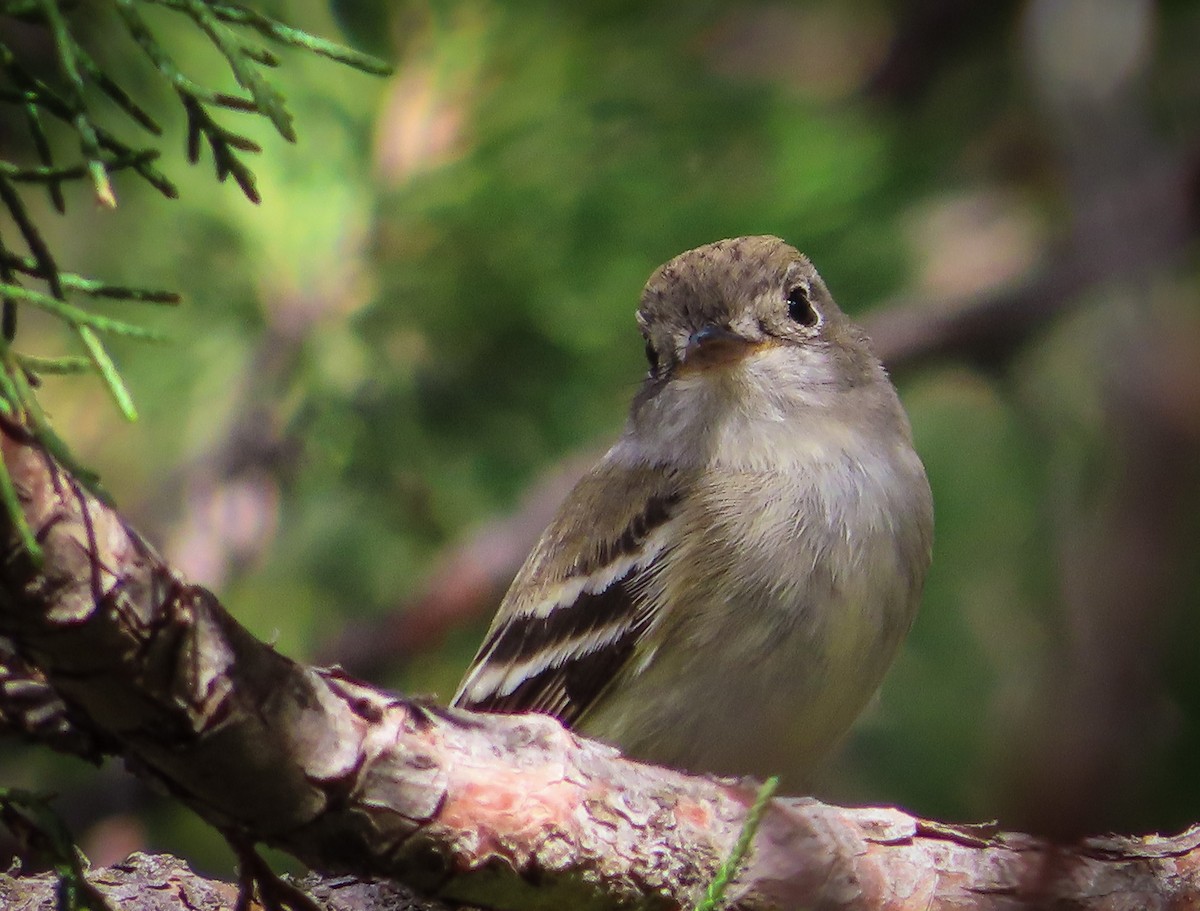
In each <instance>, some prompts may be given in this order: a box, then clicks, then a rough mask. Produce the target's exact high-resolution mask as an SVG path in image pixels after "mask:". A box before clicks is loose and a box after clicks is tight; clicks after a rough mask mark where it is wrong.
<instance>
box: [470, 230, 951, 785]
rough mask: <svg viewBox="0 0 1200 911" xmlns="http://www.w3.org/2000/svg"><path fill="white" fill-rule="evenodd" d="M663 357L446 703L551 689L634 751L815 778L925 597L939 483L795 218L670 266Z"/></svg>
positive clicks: (657, 320)
mask: <svg viewBox="0 0 1200 911" xmlns="http://www.w3.org/2000/svg"><path fill="white" fill-rule="evenodd" d="M636 318H637V324H638V327H639V329H640V331H641V334H642V337H643V339H644V341H645V347H646V358H647V372H646V374H645V376H644V378H643V379H642V382H641V385H640V388H639V389H638V391H637V393H636V394H635V395H634V398H633V402H632V406H631V408H630V414H629V418H628V421H627V422H626V424H625V427H624V429H623V431H622V433H621V435H620V438H619V439H618V440H617V441H616V443H615V444H614V445H613V446H612V447H611V448H610V449H609V450H608V452H607V453H606V454H605V455H604V456H603V457H602V458H601V459H600V461H599V462H598V464H596V465H595V466H594V467H593V468H592V469H591V470H590V471H588V472H587V473H586V474H585V475H584V476H583V477H582V479H581V480H580V481H579V482H578V484H577V485H576V486H575V487H574V489H573V490H572V491H571V493H570V494H569V495H568V496H567V497H566V499H565V501H564V502H563V503H562V505H561V507H560V508H559V509H558V512H557V514H556V515H555V517H554V519H553V520H552V521H551V523H550V525H549V526H548V527H547V528H546V530H545V532H544V533H543V534H542V536H541V538H540V540H539V541H538V543H537V544H536V546H535V547H534V548H533V551H532V552H531V553H530V555H529V557H528V559H527V560H526V562H525V564H524V565H523V567H522V568H521V569H520V571H519V572H518V573H517V575H516V577H515V579H514V581H513V583H512V585H511V587H510V588H509V590H508V592H507V594H506V595H505V597H504V598H503V600H502V602H501V604H500V606H499V609H498V611H497V613H496V616H495V619H494V620H493V622H492V624H491V626H490V628H489V630H488V632H487V634H486V635H485V637H484V640H483V643H482V645H481V646H480V648H479V650H478V653H477V654H476V655H475V658H474V660H473V661H472V662H471V664H470V666H469V668H468V670H467V671H466V674H465V675H464V677H463V679H462V682H461V684H460V686H459V688H458V691H457V693H456V694H455V696H454V700H453V704H454V705H455V706H458V707H460V708H465V709H471V710H476V711H490V712H505V713H523V712H540V713H545V714H549V715H552V716H554V717H555V718H557V719H559V720H560V721H561V722H562V723H563V724H564V725H566V726H567V727H568V728H570V729H572V730H575V731H577V732H579V733H581V734H583V735H585V736H588V737H594V738H597V739H600V740H602V741H606V742H608V743H611V744H613V745H615V746H616V747H617V748H618V749H620V750H621V751H622V752H623V753H624V754H625V755H626V756H628V757H630V758H634V759H638V760H642V761H645V762H650V763H654V764H657V765H665V766H670V767H673V768H677V769H681V770H684V771H688V772H693V773H707V774H711V775H717V776H734V777H742V776H751V777H755V778H759V779H763V778H766V777H768V776H773V775H777V776H779V777H780V778H781V780H782V781H783V783H784V784H785V785H792V786H806V785H807V784H808V783H809V782H810V781H811V778H812V775H813V774H814V772H815V770H816V769H817V768H818V767H819V765H820V763H821V761H822V760H823V759H824V758H825V757H826V756H827V755H828V754H829V753H830V752H831V751H832V750H833V749H834V748H835V747H836V746H837V744H838V743H839V742H840V740H841V739H842V738H843V736H844V735H845V733H846V732H847V730H848V729H849V728H850V726H851V724H852V723H853V721H854V719H855V718H856V717H857V716H858V714H859V713H860V712H861V710H862V709H863V708H864V706H865V705H866V704H867V703H868V702H869V701H870V699H871V698H872V697H873V695H874V694H875V693H876V691H877V689H878V687H879V685H880V683H881V680H882V678H883V676H884V673H885V671H886V670H887V668H888V667H889V665H890V664H891V662H892V660H893V658H894V656H895V655H896V653H897V651H898V649H899V647H900V645H901V643H902V641H903V640H904V638H905V636H906V634H907V633H908V630H909V628H910V627H911V625H912V623H913V620H914V617H915V615H916V612H917V607H918V604H919V602H920V599H921V593H922V588H923V585H924V580H925V575H926V572H927V570H928V568H929V565H930V561H931V555H932V542H933V502H932V495H931V492H930V488H929V483H928V480H927V478H926V473H925V469H924V467H923V465H922V463H921V460H920V458H919V457H918V455H917V453H916V450H915V448H914V445H913V438H912V432H911V429H910V425H909V421H908V418H907V416H906V414H905V411H904V409H903V407H902V406H901V403H900V400H899V397H898V395H897V393H896V390H895V388H894V386H893V385H892V383H891V381H890V380H889V378H888V376H887V374H886V372H885V370H884V368H883V366H882V365H881V364H880V362H879V361H878V360H877V359H876V357H875V356H874V355H873V354H872V352H871V346H870V342H869V340H868V338H867V336H866V335H865V333H864V332H863V330H862V329H861V328H859V327H858V326H857V325H856V324H854V323H853V322H852V321H851V320H850V319H849V318H848V317H847V316H846V315H845V314H843V313H842V311H841V310H840V309H839V308H838V306H837V304H836V303H835V302H834V299H833V297H832V296H831V294H830V292H829V290H828V289H827V287H826V285H825V283H824V281H823V280H822V279H821V277H820V276H819V275H818V273H817V271H816V269H815V268H814V267H813V265H812V263H811V262H810V261H809V260H808V258H807V257H805V256H804V255H803V254H801V253H800V252H799V251H798V250H797V249H796V248H795V247H793V246H791V245H789V244H788V243H786V242H785V241H783V240H781V239H780V238H778V237H773V236H750V237H738V238H731V239H726V240H721V241H717V242H715V243H710V244H706V245H704V246H701V247H697V248H696V249H693V250H689V251H687V252H685V253H682V254H680V255H679V256H676V257H675V258H674V259H671V260H670V261H669V262H667V263H665V264H664V265H662V266H660V267H659V268H658V269H657V270H656V271H655V272H654V273H653V274H652V275H651V277H650V279H649V281H648V282H647V283H646V286H645V289H644V291H643V292H642V296H641V303H640V306H639V308H638V311H637V315H636Z"/></svg>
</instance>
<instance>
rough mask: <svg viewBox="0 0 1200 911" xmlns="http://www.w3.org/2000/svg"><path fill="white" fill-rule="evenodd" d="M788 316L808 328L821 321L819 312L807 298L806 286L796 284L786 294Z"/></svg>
mask: <svg viewBox="0 0 1200 911" xmlns="http://www.w3.org/2000/svg"><path fill="white" fill-rule="evenodd" d="M787 304H788V316H790V317H791V318H792V319H793V320H794V321H796V322H797V323H799V324H800V325H801V326H807V327H809V328H810V329H811V328H812V327H813V326H815V325H816V324H817V323H818V322H820V321H821V316H820V314H818V313H817V311H816V308H815V307H813V305H812V301H811V300H809V299H808V286H807V285H797V286H796V287H795V288H793V289H792V290H791V291H789V292H788V296H787Z"/></svg>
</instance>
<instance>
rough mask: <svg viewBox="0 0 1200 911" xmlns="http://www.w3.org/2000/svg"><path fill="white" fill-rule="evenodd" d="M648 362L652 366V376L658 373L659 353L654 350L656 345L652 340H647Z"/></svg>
mask: <svg viewBox="0 0 1200 911" xmlns="http://www.w3.org/2000/svg"><path fill="white" fill-rule="evenodd" d="M646 362H647V363H648V364H649V365H650V372H651V373H652V374H654V373H658V352H657V351H655V350H654V344H653V343H652V342H651V341H650V339H646Z"/></svg>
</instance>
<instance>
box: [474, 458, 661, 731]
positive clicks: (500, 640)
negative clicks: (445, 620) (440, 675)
mask: <svg viewBox="0 0 1200 911" xmlns="http://www.w3.org/2000/svg"><path fill="white" fill-rule="evenodd" d="M622 474H623V477H622V480H623V481H624V483H613V480H614V479H613V477H612V469H611V468H609V469H607V470H606V468H605V466H603V465H601V466H600V467H599V468H598V469H596V470H594V471H593V472H592V473H591V474H589V475H588V476H586V477H585V478H584V479H583V480H582V481H581V482H580V484H579V485H578V486H577V487H576V488H575V490H574V491H572V493H571V495H570V496H569V497H568V498H567V500H566V502H565V503H564V504H563V507H562V508H561V509H560V510H559V513H558V515H557V517H556V518H555V520H554V522H552V523H551V525H550V527H549V528H548V529H547V530H546V532H545V534H544V535H543V536H542V539H541V541H540V542H539V543H538V546H537V547H536V548H535V549H534V551H533V553H532V554H531V555H530V557H529V560H528V561H527V562H526V564H525V566H524V568H523V569H522V570H521V572H520V573H519V574H518V575H517V578H516V580H515V581H514V582H513V585H512V588H511V589H510V590H509V592H508V594H507V595H506V596H505V598H504V602H503V603H502V604H501V606H500V610H499V612H498V613H497V617H496V621H495V622H494V623H493V626H492V629H491V630H490V631H489V634H488V636H487V638H486V639H485V640H484V643H483V645H482V647H480V649H479V653H478V654H477V655H476V656H475V660H474V662H472V665H471V668H470V669H469V670H468V671H467V674H466V676H465V677H464V679H463V683H462V685H461V687H460V689H459V692H458V694H457V696H455V699H454V704H455V705H457V706H459V707H461V708H468V709H477V710H480V711H496V712H514V713H515V712H543V713H546V714H550V715H554V716H555V717H557V718H558V719H559V720H561V721H562V722H563V723H564V724H567V725H572V724H575V723H576V722H577V721H578V720H579V719H580V718H581V717H582V716H583V715H584V714H585V713H586V712H587V710H588V709H589V708H590V707H591V706H592V705H594V704H595V702H596V700H597V699H598V698H599V696H600V694H601V693H602V692H603V690H604V689H605V688H606V687H607V686H608V685H609V684H610V683H611V682H612V681H613V680H614V679H615V678H616V677H618V676H619V675H620V673H621V671H622V669H623V668H624V667H625V666H626V665H627V663H628V662H629V661H630V659H631V658H632V657H633V655H634V654H635V653H636V651H637V647H638V644H639V643H640V642H641V641H642V639H643V638H644V637H645V635H646V632H647V631H648V630H649V629H650V627H651V626H652V624H653V621H654V619H655V618H654V614H653V610H652V607H651V605H650V604H649V603H648V601H647V599H645V598H644V597H642V593H643V592H644V590H645V588H646V585H647V583H648V581H649V580H650V578H651V575H652V574H653V573H654V571H655V570H654V568H653V566H651V565H648V564H650V563H652V562H653V561H651V560H649V559H648V560H645V561H643V560H642V559H641V554H642V553H643V550H644V546H645V545H646V544H647V542H648V539H650V538H651V536H652V535H654V534H655V533H656V532H657V531H658V530H659V529H660V528H661V527H662V526H663V525H665V524H666V523H667V522H668V521H669V520H670V519H671V517H672V515H673V514H674V512H675V507H676V506H677V504H678V503H679V500H680V495H679V485H678V483H677V482H678V479H677V478H675V477H674V476H672V475H670V474H668V473H666V472H664V471H662V470H661V469H660V470H657V471H656V470H653V469H639V470H637V471H636V472H630V471H629V470H627V469H623V470H622ZM664 476H666V477H667V480H668V484H667V485H666V489H665V490H664V485H663V478H664ZM614 489H615V490H624V491H626V492H627V493H628V498H627V501H626V502H623V503H615V504H614V503H612V502H611V493H612V491H613V490H614ZM656 547H659V548H660V547H661V542H658V544H657V545H656ZM659 557H661V551H660V552H659ZM619 565H624V566H625V571H624V572H623V574H619V575H616V573H615V572H614V570H617V569H618V566H619ZM606 570H607V572H606ZM608 574H613V575H615V578H613V579H612V581H611V582H609V584H607V585H606V586H604V587H603V588H602V589H600V590H599V591H595V590H593V589H595V588H597V587H598V585H597V583H595V582H589V583H586V584H584V580H588V579H593V580H598V579H601V578H603V577H604V576H605V575H608ZM581 585H582V587H583V589H584V590H582V591H577V590H578V589H579V588H580V587H581ZM568 591H577V593H576V594H574V595H573V596H568V595H567V592H568ZM568 597H569V598H570V600H567V599H568ZM526 662H530V664H529V666H528V667H527V668H525V669H524V671H522V673H524V674H525V676H524V678H523V679H520V680H519V681H513V680H511V679H509V680H506V679H505V678H504V675H505V674H506V673H507V672H508V671H509V670H510V669H514V668H519V667H520V666H521V665H522V664H524V663H526ZM485 681H487V682H486V683H485ZM514 682H515V683H516V685H515V686H513V685H512V684H513V683H514Z"/></svg>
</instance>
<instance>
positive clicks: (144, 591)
mask: <svg viewBox="0 0 1200 911" xmlns="http://www.w3.org/2000/svg"><path fill="white" fill-rule="evenodd" d="M4 430H5V433H4V434H3V435H2V436H0V446H2V450H3V457H4V459H5V463H6V465H7V467H8V470H9V472H10V474H11V476H12V478H13V480H14V483H15V485H16V488H17V490H18V493H19V495H20V498H21V501H22V503H23V505H24V508H25V510H26V514H27V516H28V519H29V522H30V524H31V526H32V527H33V528H34V530H35V531H36V533H37V536H38V538H39V540H40V541H41V542H42V546H43V548H44V562H43V563H42V565H40V566H38V565H35V563H34V562H33V560H32V559H31V558H30V557H29V555H28V554H27V553H26V552H25V551H24V550H23V549H22V548H21V547H20V545H19V544H18V543H17V540H16V536H15V534H13V533H12V530H11V529H6V534H7V541H6V543H7V547H6V549H5V554H6V557H5V559H4V561H3V565H2V566H0V626H2V628H3V631H4V633H5V634H6V635H8V636H9V637H10V639H11V640H12V642H13V643H15V650H16V654H17V655H19V656H20V657H21V658H22V659H23V660H24V661H26V662H28V663H27V664H26V665H25V666H26V668H27V669H30V670H31V671H32V669H36V675H35V676H40V677H41V678H42V679H43V680H44V683H45V684H46V685H48V686H49V687H51V688H52V689H53V691H54V693H56V694H57V695H58V697H60V699H61V706H62V711H61V713H60V714H59V715H58V716H57V717H58V718H59V719H60V720H61V722H62V725H65V726H66V727H68V728H70V727H71V726H72V725H73V723H74V722H73V719H79V724H80V731H81V734H80V736H81V737H82V738H83V739H82V740H81V741H80V742H81V743H84V744H90V745H92V746H95V745H97V744H99V745H100V746H101V748H102V749H105V750H114V751H118V752H119V753H120V754H121V755H122V756H124V757H125V758H126V760H127V761H128V762H129V763H130V764H131V765H132V766H133V767H134V768H135V769H136V770H138V771H139V772H140V774H142V775H144V776H147V777H149V778H152V779H154V780H155V781H157V782H158V783H160V784H161V785H163V786H165V787H166V788H168V789H169V790H170V791H171V793H172V794H174V795H175V796H176V797H177V798H178V799H180V800H182V801H183V802H185V803H186V804H188V805H189V806H190V807H192V808H193V809H194V810H196V812H198V813H200V814H201V815H202V816H203V817H204V818H206V819H208V820H209V821H211V822H212V823H213V824H215V825H217V826H220V827H221V828H222V829H223V830H224V831H226V832H227V833H229V834H230V835H231V836H233V837H235V838H236V839H237V840H241V841H260V842H264V843H268V844H271V845H273V846H275V847H278V848H281V849H283V850H285V851H288V852H290V853H292V854H293V855H295V856H296V857H298V858H300V859H301V860H302V861H304V862H305V863H307V864H309V865H310V866H312V867H313V868H314V869H316V870H319V871H322V872H323V873H325V874H335V873H349V874H353V875H355V876H359V877H386V878H390V879H395V880H398V881H401V882H404V883H407V884H408V885H410V886H412V887H414V888H416V889H418V890H420V891H421V892H423V893H424V894H427V895H431V896H438V897H441V898H443V899H447V900H452V901H466V902H475V903H478V904H483V905H486V906H488V907H495V908H573V909H576V908H579V909H586V908H602V907H616V906H621V907H636V908H680V907H689V906H691V905H692V904H693V903H694V902H695V901H696V900H697V899H698V898H699V897H700V895H702V894H703V890H704V888H705V886H706V884H707V883H708V882H709V881H710V880H711V878H712V876H713V874H714V872H715V871H716V869H717V867H718V866H719V865H720V863H721V862H722V861H723V860H724V859H725V858H726V857H727V856H728V855H729V853H730V850H731V847H732V845H733V844H734V842H735V841H736V839H737V837H738V834H739V832H740V830H741V827H742V823H743V820H744V817H745V814H746V811H747V809H748V807H749V806H750V805H751V803H752V802H753V800H754V795H755V791H756V788H755V786H754V783H752V782H736V781H718V780H713V779H709V778H704V777H692V776H687V775H683V774H680V773H678V772H674V771H670V770H666V769H658V768H654V767H650V766H645V765H641V764H637V763H633V762H630V761H627V760H624V759H622V758H621V757H620V756H619V755H618V754H617V753H616V752H615V751H614V750H612V749H611V748H609V747H606V746H603V745H601V744H598V743H594V742H590V741H586V740H582V739H579V738H577V737H575V736H574V735H572V734H570V733H569V732H567V731H566V730H564V729H563V728H562V727H561V726H560V725H559V724H558V723H557V722H556V721H554V720H552V719H550V718H547V717H542V716H486V715H473V714H470V713H466V712H458V711H451V710H447V709H442V708H438V707H435V706H432V705H428V704H423V703H420V702H417V701H413V700H408V699H403V698H400V697H397V696H394V695H391V694H388V693H384V692H380V691H378V690H376V689H373V688H372V687H369V686H367V685H366V684H364V683H361V682H359V681H356V680H353V679H351V678H349V677H347V676H346V675H345V674H344V673H342V672H340V671H338V670H336V669H329V668H324V669H323V668H313V667H305V666H302V665H300V664H297V663H295V662H293V661H290V660H289V659H287V658H286V657H284V656H282V655H280V654H278V653H277V652H275V651H274V650H273V649H271V648H270V647H269V646H267V645H264V644H263V643H261V642H258V641H257V640H255V639H254V638H253V637H252V636H251V635H250V634H249V633H247V632H246V631H245V630H244V629H243V628H242V627H240V626H239V625H238V624H237V623H236V622H235V621H234V620H233V619H232V618H231V617H230V616H229V614H228V613H227V612H226V611H225V610H224V609H223V608H222V607H221V605H220V604H219V603H218V602H217V600H216V598H215V597H214V596H213V595H212V594H211V593H210V592H208V591H206V590H204V589H202V588H199V587H197V586H193V585H189V584H188V583H187V582H186V581H185V580H183V579H182V578H180V576H179V575H178V574H177V573H175V572H174V571H173V570H172V569H171V567H169V566H167V565H166V564H165V563H164V562H163V561H162V560H161V559H160V558H159V557H158V556H157V555H156V554H155V553H154V551H153V549H152V548H150V547H149V546H148V545H147V544H146V542H144V541H143V540H142V539H141V538H140V537H139V536H138V535H137V534H136V533H135V532H134V531H132V530H131V529H130V528H129V527H128V526H127V525H126V524H125V523H124V521H123V520H122V519H121V517H120V516H119V515H118V514H117V513H116V512H115V511H114V510H112V509H111V508H109V507H107V506H105V505H103V504H102V503H100V502H99V501H97V500H96V499H95V498H94V497H92V496H91V495H89V494H88V493H87V492H85V491H84V490H83V489H82V488H81V487H80V486H79V484H78V483H77V482H75V481H74V479H72V478H71V477H70V476H69V475H68V474H67V473H65V472H64V471H63V470H62V469H61V468H60V467H59V466H57V465H56V464H54V462H53V461H52V460H51V459H50V458H49V457H48V456H47V455H46V454H45V453H44V452H42V451H40V450H39V449H37V448H36V447H35V446H33V445H32V444H30V443H29V441H28V440H27V439H26V438H25V437H24V435H23V434H22V433H21V431H20V430H19V428H14V427H12V426H9V425H4ZM14 679H16V678H14ZM18 689H19V687H18ZM4 693H5V691H4V690H3V689H0V698H3V696H4ZM18 714H19V713H18ZM10 717H11V716H10ZM51 729H53V730H58V729H59V727H58V726H52V727H51ZM39 730H41V729H38V728H36V727H35V728H31V729H27V730H26V731H25V733H26V734H27V735H28V736H35V737H36V736H39ZM89 732H98V733H97V736H96V738H95V739H89V736H90V735H89ZM47 739H48V740H50V741H52V742H54V743H55V745H57V746H58V747H59V748H67V747H65V746H64V744H67V743H69V742H70V741H69V740H65V739H64V738H62V737H57V738H53V737H48V738H47ZM1198 846H1200V830H1196V829H1194V830H1190V831H1189V832H1187V833H1185V834H1184V835H1181V836H1179V837H1177V838H1174V839H1160V838H1148V839H1127V840H1123V839H1108V840H1091V841H1086V842H1082V843H1079V844H1076V845H1073V846H1070V847H1054V846H1051V845H1048V844H1046V843H1044V842H1041V841H1038V840H1036V839H1033V838H1029V837H1026V836H1020V835H1003V834H1000V833H995V832H992V831H990V830H986V829H970V828H955V827H949V826H943V825H938V824H935V823H930V822H927V821H923V820H919V819H916V818H914V817H912V816H909V815H907V814H905V813H902V812H900V811H898V810H892V809H874V808H867V809H841V808H837V807H832V806H828V805H825V804H822V803H819V802H817V801H812V800H804V799H795V798H791V799H788V798H780V799H777V800H774V801H772V802H771V804H770V806H769V807H768V809H767V811H766V813H765V815H764V817H763V821H762V826H761V828H760V829H759V831H758V834H757V837H756V839H755V841H754V844H753V847H752V850H751V853H750V855H749V857H748V858H747V861H746V863H745V865H744V866H743V868H742V870H741V872H740V873H739V875H738V876H737V878H736V879H735V880H734V882H733V884H732V886H731V889H730V892H729V900H730V905H729V906H730V907H733V908H738V909H747V911H748V909H784V908H799V907H803V908H878V907H888V908H922V909H925V908H957V907H972V908H1013V907H1023V906H1027V905H1029V904H1046V903H1070V904H1072V905H1075V906H1078V907H1086V908H1125V907H1138V908H1154V907H1167V906H1172V907H1175V906H1179V905H1181V904H1189V903H1197V902H1200V877H1198V874H1197V870H1198V869H1200V850H1198ZM147 863H151V862H149V861H147ZM153 863H161V864H167V863H168V861H166V860H162V859H160V860H159V861H155V862H153ZM152 865H153V864H152ZM133 866H134V867H136V866H137V864H136V863H135V864H133ZM116 869H118V868H110V870H109V871H102V872H101V873H99V874H96V875H95V877H96V884H97V886H98V887H102V886H103V884H104V883H105V882H107V880H106V879H105V877H108V876H110V875H113V876H115V875H116V874H115V873H112V871H113V870H116ZM162 869H165V868H159V872H160V873H161V871H162ZM331 882H333V881H330V880H325V881H324V884H323V887H325V888H329V887H330V883H331ZM9 887H11V881H5V883H4V884H3V888H9ZM154 888H156V889H158V890H159V891H160V892H161V893H163V894H168V893H169V894H170V895H173V896H177V897H178V901H179V903H180V904H181V905H188V906H191V907H206V905H204V904H203V902H202V901H201V900H200V899H198V898H197V899H193V898H191V897H188V896H187V892H186V889H184V888H183V887H182V886H180V887H174V886H172V887H164V886H157V887H154ZM214 888H216V887H214ZM373 888H382V887H373ZM146 890H147V891H153V889H152V888H151V886H149V885H147V886H146ZM217 892H218V893H219V894H218V900H221V901H228V900H229V899H228V897H227V896H228V892H224V893H221V892H220V890H219V889H218V890H217ZM318 892H319V890H318ZM339 894H341V895H342V897H345V895H348V894H350V893H345V892H343V893H339ZM222 896H225V897H222ZM362 896H363V899H362V900H363V901H364V902H366V903H373V902H374V901H375V900H376V899H375V898H372V896H376V897H377V894H376V893H374V892H372V891H371V890H367V891H366V892H363V893H362ZM156 897H157V898H161V897H162V895H161V894H160V895H158V896H152V895H145V896H142V898H144V899H145V900H146V901H150V900H152V899H154V898H156ZM21 900H24V899H21ZM139 900H140V899H139ZM122 901H124V900H122ZM203 901H208V898H204V899H203ZM5 906H6V907H14V908H16V907H22V905H20V904H18V899H17V898H15V897H14V898H13V899H12V901H10V902H6V903H5ZM128 906H129V907H136V906H137V905H135V904H133V903H130V904H129V905H128ZM30 907H32V906H30Z"/></svg>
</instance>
